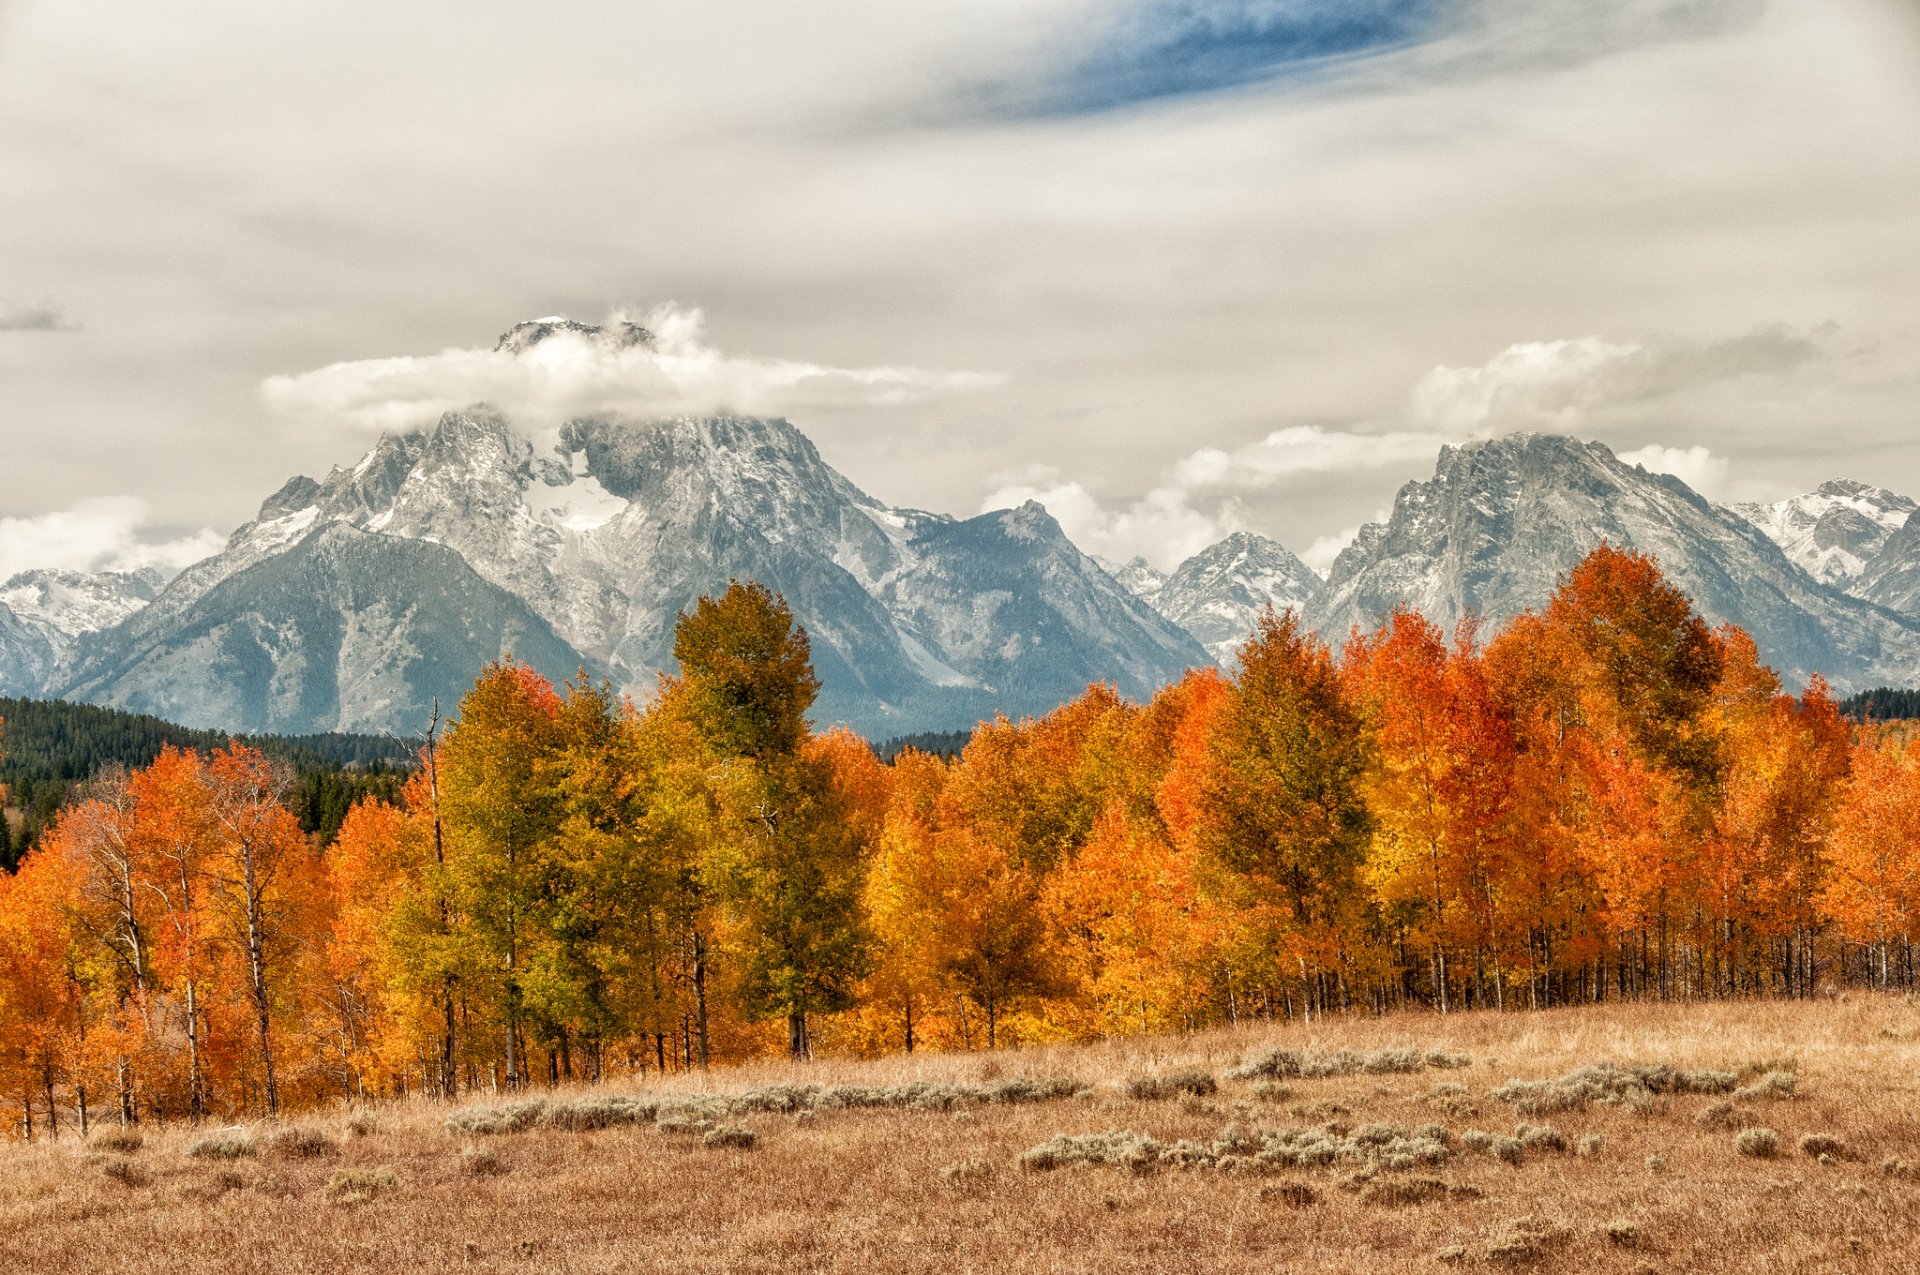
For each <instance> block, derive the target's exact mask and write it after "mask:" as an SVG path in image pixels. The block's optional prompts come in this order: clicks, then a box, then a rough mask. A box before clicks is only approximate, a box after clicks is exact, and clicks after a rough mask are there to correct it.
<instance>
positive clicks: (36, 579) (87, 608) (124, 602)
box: [0, 569, 166, 637]
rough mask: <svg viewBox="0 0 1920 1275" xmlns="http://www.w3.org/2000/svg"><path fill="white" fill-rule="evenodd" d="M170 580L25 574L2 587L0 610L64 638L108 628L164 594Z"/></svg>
mask: <svg viewBox="0 0 1920 1275" xmlns="http://www.w3.org/2000/svg"><path fill="white" fill-rule="evenodd" d="M165 583H166V576H165V575H164V574H163V573H161V572H159V571H156V570H153V569H147V570H144V571H100V572H86V571H62V570H54V569H39V570H33V571H22V572H21V573H19V574H18V575H16V576H14V577H13V578H12V579H10V580H8V581H7V582H6V583H5V584H0V604H4V605H5V606H6V607H7V608H8V609H9V610H11V611H12V612H13V613H14V615H15V616H17V617H18V618H19V619H21V620H22V621H25V622H26V623H29V624H37V625H42V626H44V627H45V628H46V629H48V630H50V631H52V632H54V633H59V634H64V635H66V636H69V637H71V636H73V635H74V634H79V633H93V632H97V631H98V630H100V629H105V628H110V627H111V626H113V625H115V624H118V623H120V621H122V620H124V619H126V618H127V617H128V616H130V615H132V614H133V613H134V612H135V611H138V610H140V609H141V608H142V607H144V606H146V605H147V604H148V603H149V602H152V601H153V599H154V597H155V596H156V595H157V594H158V593H159V592H160V588H161V586H162V585H164V584H165Z"/></svg>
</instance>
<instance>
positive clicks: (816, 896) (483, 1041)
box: [0, 547, 1920, 1137]
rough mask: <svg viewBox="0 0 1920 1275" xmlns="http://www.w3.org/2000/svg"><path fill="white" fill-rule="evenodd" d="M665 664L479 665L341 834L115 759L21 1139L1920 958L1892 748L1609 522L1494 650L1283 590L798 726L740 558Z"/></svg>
mask: <svg viewBox="0 0 1920 1275" xmlns="http://www.w3.org/2000/svg"><path fill="white" fill-rule="evenodd" d="M675 655H676V657H677V659H678V662H679V666H680V671H679V672H678V674H676V675H674V676H670V677H663V679H662V682H661V685H660V688H659V691H658V693H657V694H656V695H655V696H653V697H652V698H651V699H650V700H649V702H648V703H647V704H646V705H644V706H642V707H636V706H634V705H632V704H630V703H627V702H625V701H623V700H621V699H620V698H618V697H616V696H615V695H614V694H612V693H611V691H610V690H608V689H607V688H606V687H604V686H597V685H595V684H593V683H592V682H591V681H590V680H589V679H588V678H587V677H586V676H585V675H582V676H581V677H579V678H577V679H575V680H574V681H572V682H569V683H567V684H565V685H562V686H557V687H556V686H554V685H552V684H550V683H549V682H547V681H546V680H544V679H543V678H541V677H540V676H539V675H537V674H535V673H533V672H532V671H531V670H529V669H527V668H524V667H521V666H518V665H516V664H513V663H511V662H503V663H500V664H497V665H494V666H491V667H489V668H488V669H487V670H486V671H485V672H484V673H483V674H482V676H481V677H480V679H479V681H478V682H477V683H476V684H475V686H474V687H473V689H472V691H471V693H470V694H468V696H467V697H466V699H465V701H464V702H463V703H462V704H461V705H460V707H459V711H458V714H457V717H456V718H455V719H454V720H453V721H452V722H451V723H449V724H448V725H447V727H446V729H445V730H444V732H440V731H438V730H436V731H433V732H430V733H429V735H428V738H427V743H426V746H425V747H424V748H423V749H422V750H421V752H420V757H419V764H418V766H417V767H416V768H415V769H414V771H413V772H412V774H411V777H410V779H409V781H408V783H407V785H406V788H405V790H404V793H403V794H402V796H401V797H400V799H399V800H398V801H397V802H393V803H388V802H385V801H380V800H372V799H369V800H363V801H361V802H360V803H359V804H358V805H356V806H355V807H354V808H353V810H352V811H351V813H350V814H349V815H348V817H347V819H346V822H345V824H344V825H343V826H342V828H341V830H340V833H339V836H338V839H337V840H336V841H335V842H334V843H333V844H332V845H330V846H328V847H326V848H325V849H324V851H323V850H322V849H321V847H320V846H319V845H318V843H317V840H316V839H315V838H312V837H310V836H308V835H306V834H303V833H302V832H301V830H300V827H299V824H298V822H297V821H296V820H295V819H294V818H293V816H292V815H291V814H290V813H289V812H288V809H287V808H286V805H285V801H284V795H285V783H286V780H285V777H284V775H283V774H282V773H281V772H280V771H279V770H277V769H276V767H275V766H274V765H273V764H272V763H270V762H269V761H268V759H266V758H265V757H263V756H261V755H260V754H259V753H257V752H254V751H251V750H249V749H247V748H245V747H243V746H240V745H237V744H236V745H232V746H230V747H228V748H226V749H222V750H216V751H212V752H210V753H205V754H202V753H196V752H184V751H177V750H172V749H169V750H167V751H165V752H163V753H162V754H161V755H160V757H159V758H158V759H157V760H156V761H154V762H153V764H152V765H150V766H148V767H147V768H145V769H143V770H140V771H137V772H134V773H125V772H108V773H103V774H102V775H100V776H99V777H98V778H96V779H95V780H94V781H93V782H92V783H91V784H90V786H89V788H88V789H87V790H86V792H85V793H84V794H83V797H82V799H81V800H79V801H77V802H76V803H74V804H73V805H71V806H70V807H69V808H68V809H66V810H65V811H64V812H63V813H62V814H61V816H60V818H59V820H58V823H57V825H56V826H55V827H54V828H53V829H52V830H51V831H50V832H49V834H48V835H47V836H46V837H45V838H44V840H43V841H42V843H41V844H40V845H39V846H38V847H37V848H36V849H35V850H34V851H33V852H32V853H31V854H30V855H28V856H27V858H26V859H25V860H24V861H23V862H22V863H21V864H20V866H19V869H18V871H17V872H16V873H15V874H13V875H12V876H10V877H6V878H4V879H0V1104H5V1105H7V1106H9V1107H10V1109H11V1113H12V1120H13V1127H14V1129H15V1130H17V1132H18V1133H19V1134H20V1135H21V1136H25V1137H35V1136H44V1135H48V1134H51V1135H53V1136H59V1134H60V1133H61V1132H62V1130H63V1129H66V1128H69V1127H77V1128H79V1129H81V1130H84V1129H85V1127H86V1125H87V1124H88V1123H89V1122H101V1121H110V1122H117V1123H121V1124H127V1123H134V1122H139V1121H144V1120H153V1119H173V1118H179V1119H183V1120H199V1119H210V1118H221V1119H225V1118H230V1117H234V1116H240V1115H269V1116H270V1115H274V1114H277V1113H279V1112H282V1111H285V1110H287V1109H289V1108H294V1107H300V1106H309V1105H314V1104H318V1103H322V1102H328V1101H333V1100H337V1099H342V1098H344V1099H349V1100H359V1099H363V1098H371V1097H376V1096H380V1095H390V1094H398V1093H403V1092H416V1093H418V1092H424V1093H429V1094H437V1095H442V1096H446V1097H452V1096H455V1095H458V1094H460V1093H463V1092H467V1091H472V1090H488V1091H493V1090H500V1089H514V1088H518V1087H524V1086H529V1085H548V1084H554V1083H559V1082H562V1081H567V1080H574V1081H586V1082H598V1081H602V1080H606V1079H609V1078H612V1077H616V1076H627V1077H631V1076H634V1075H636V1074H638V1073H654V1072H668V1071H675V1070H687V1069H698V1068H702V1067H705V1066H707V1065H708V1064H709V1063H712V1062H717V1061H720V1060H724V1059H732V1058H742V1057H748V1056H755V1055H764V1054H779V1053H783V1052H784V1053H786V1054H788V1055H790V1056H792V1057H793V1058H795V1059H796V1060H798V1059H804V1058H806V1057H808V1056H810V1055H811V1054H812V1053H814V1052H815V1051H821V1050H826V1051H833V1052H839V1053H858V1054H876V1053H883V1052H887V1051H897V1050H907V1051H911V1050H914V1049H919V1048H936V1049H996V1048H1008V1047H1015V1046H1018V1045H1020V1044H1023V1043H1028V1042H1037V1041H1048V1040H1060V1039H1076V1038H1090V1037H1097V1036H1103V1035H1113V1034H1121V1033H1138V1032H1161V1031H1169V1030H1174V1031H1180V1030H1189V1031H1190V1030H1197V1029H1200V1028H1203V1027H1209V1026H1214V1025H1219V1024H1223V1023H1233V1022H1238V1021H1244V1020H1247V1019H1253V1018H1260V1019H1282V1018H1307V1019H1312V1018H1317V1017H1318V1016H1320V1015H1325V1014H1338V1013H1352V1012H1371V1011H1381V1010H1386V1009H1391V1008H1400V1007H1405V1006H1409V1005H1421V1006H1428V1007H1431V1009H1432V1010H1434V1011H1435V1012H1440V1013H1448V1012H1457V1011H1462V1010H1470V1009H1473V1010H1477V1009H1494V1010H1509V1011H1518V1010H1525V1009H1530V1008H1536V1007H1544V1006H1549V1005H1564V1004H1570V1003H1583V1002H1595V1001H1612V1000H1632V999H1661V1000H1698V999H1704V998H1731V997H1746V996H1760V995H1787V996H1807V995H1811V994H1814V993H1815V992H1816V991H1819V990H1821V989H1824V988H1830V987H1833V986H1835V985H1837V984H1841V983H1852V984H1861V985H1871V986H1881V987H1884V986H1889V985H1899V986H1905V987H1911V986H1912V984H1913V981H1914V973H1915V971H1914V950H1913V945H1914V942H1915V940H1916V938H1920V741H1910V740H1908V739H1907V738H1906V737H1904V736H1903V735H1902V734H1901V733H1900V732H1897V731H1894V730H1891V729H1888V728H1875V727H1865V728H1855V727H1853V726H1851V725H1850V724H1849V723H1848V722H1847V721H1845V720H1844V719H1843V718H1842V716H1841V715H1840V713H1839V712H1838V710H1837V708H1836V706H1835V704H1834V702H1833V700H1832V699H1831V697H1830V696H1829V695H1828V693H1827V690H1826V688H1825V686H1824V685H1823V684H1822V683H1821V682H1820V680H1819V679H1818V678H1817V677H1816V678H1815V679H1813V681H1812V684H1811V685H1810V686H1809V687H1808V688H1807V690H1806V691H1805V693H1804V694H1802V695H1799V696H1794V695H1790V694H1787V693H1784V692H1783V690H1782V687H1781V682H1780V679H1779V678H1778V677H1777V676H1776V675H1775V674H1774V673H1773V672H1772V671H1770V670H1769V669H1768V668H1766V667H1765V666H1764V665H1763V664H1762V663H1761V662H1760V660H1759V657H1758V654H1757V652H1756V650H1755V647H1754V644H1753V642H1752V641H1751V639H1750V638H1748V636H1747V635H1746V634H1744V633H1742V632H1740V631H1739V630H1737V629H1734V628H1720V629H1714V628H1712V627H1710V626H1709V625H1708V624H1706V623H1705V622H1704V621H1703V620H1701V619H1700V617H1699V616H1697V615H1696V614H1694V612H1693V611H1692V609H1691V606H1690V604H1689V602H1688V600H1687V599H1686V598H1685V597H1684V596H1682V595H1681V594H1680V593H1679V592H1677V591H1676V590H1675V589H1674V588H1672V587H1671V586H1670V585H1669V584H1667V583H1666V582H1665V581H1664V580H1663V579H1662V577H1661V575H1660V573H1659V571H1658V568H1657V566H1656V565H1655V563H1654V562H1653V561H1652V560H1651V559H1649V558H1647V557H1644V556H1640V555H1637V554H1633V553H1629V552H1623V551H1620V550H1617V549H1611V548H1604V547H1603V548H1601V549H1599V550H1596V551H1595V552H1594V553H1593V554H1591V555H1590V556H1589V557H1588V558H1587V559H1586V560H1585V561H1583V562H1582V563H1581V564H1580V565H1579V566H1578V567H1576V568H1575V569H1574V570H1572V571H1571V572H1570V573H1569V574H1568V575H1567V576H1566V577H1565V579H1564V580H1563V581H1562V583H1561V586H1560V588H1559V589H1558V591H1557V592H1556V593H1555V595H1554V596H1553V598H1552V599H1551V600H1550V602H1549V603H1548V604H1547V605H1546V606H1545V607H1544V608H1543V609H1541V610H1539V611H1537V612H1532V613H1528V614H1525V615H1522V616H1520V617H1518V618H1516V619H1514V620H1513V621H1511V622H1510V623H1508V624H1506V625H1505V626H1504V627H1502V628H1501V629H1500V630H1499V631H1498V632H1496V633H1493V634H1491V635H1490V636H1488V637H1487V638H1486V639H1485V640H1484V641H1483V640H1482V635H1481V634H1480V633H1479V632H1478V631H1477V629H1476V626H1475V625H1473V624H1471V623H1468V624H1464V625H1462V626H1461V628H1460V629H1459V631H1457V632H1455V633H1452V634H1447V633H1443V632H1441V631H1440V630H1438V629H1437V628H1436V627H1435V626H1434V625H1432V624H1430V623H1428V622H1427V621H1425V620H1424V619H1422V618H1420V617H1419V616H1418V615H1417V614H1415V613H1414V612H1412V611H1410V610H1401V611H1398V612H1396V613H1394V614H1393V615H1392V616H1390V617H1389V618H1388V619H1387V620H1386V622H1385V623H1384V624H1383V625H1382V626H1381V627H1380V628H1379V629H1378V630H1377V631H1375V632H1371V633H1362V632H1355V633H1353V634H1351V635H1349V636H1348V637H1347V638H1346V640H1345V642H1344V644H1343V645H1342V646H1341V647H1340V648H1339V649H1338V650H1335V649H1331V648H1330V647H1328V646H1327V645H1325V644H1323V643H1322V642H1321V641H1320V640H1319V639H1318V638H1316V637H1315V636H1314V635H1313V634H1311V633H1308V632H1304V631H1302V630H1301V629H1300V628H1299V627H1298V625H1297V623H1296V621H1295V619H1294V617H1293V616H1292V615H1291V614H1273V613H1271V612H1269V614H1268V615H1267V616H1265V617H1264V618H1263V619H1262V620H1261V622H1260V624H1259V626H1258V628H1257V630H1256V631H1255V632H1254V633H1253V634H1252V635H1251V636H1250V637H1249V638H1248V640H1247V642H1246V644H1245V646H1244V647H1243V648H1242V650H1241V652H1240V659H1239V667H1238V669H1237V670H1236V671H1234V672H1232V673H1230V674H1224V673H1221V672H1219V671H1216V670H1212V669H1203V670H1195V671H1193V672H1191V673H1189V674H1188V675H1187V676H1186V677H1185V678H1184V679H1183V680H1181V681H1180V682H1178V683H1177V684H1175V685H1172V686H1169V687H1167V688H1166V689H1165V690H1163V691H1162V692H1161V693H1159V694H1158V695H1156V696H1155V697H1154V699H1153V700H1152V702H1150V703H1146V704H1134V703H1129V702H1126V701H1124V700H1122V699H1120V698H1119V697H1118V696H1117V695H1115V694H1114V693H1113V692H1112V691H1111V690H1109V689H1108V688H1105V687H1102V686H1094V687H1091V688H1089V689H1088V690H1087V691H1086V693H1085V694H1084V695H1082V696H1081V697H1080V698H1079V699H1077V700H1075V701H1074V702H1072V703H1070V704H1067V705H1065V706H1063V707H1061V708H1059V709H1058V710H1056V711H1054V712H1053V713H1051V714H1049V715H1047V716H1046V717H1044V718H1041V719H1039V720H1032V721H1020V722H1013V721H1008V720H1006V719H1004V718H1002V719H999V720H996V721H993V722H987V723H982V724H981V725H980V726H979V727H978V728H977V729H976V730H975V732H974V733H973V735H972V737H971V740H970V742H968V744H967V745H966V747H965V749H964V751H963V752H962V753H961V754H960V755H959V756H958V757H957V758H956V759H953V760H951V761H949V760H945V759H942V758H940V757H936V756H933V755H930V754H927V753H922V752H916V751H913V750H907V751H905V752H903V753H901V754H900V755H899V756H898V757H897V758H895V759H894V760H893V761H892V762H891V764H883V763H882V762H881V761H879V760H878V759H877V757H876V756H875V754H874V752H873V750H872V749H871V748H869V746H868V745H867V744H866V742H865V741H863V740H861V739H859V738H858V737H856V736H854V735H852V734H850V733H848V732H846V731H843V730H830V731H827V732H825V733H821V734H816V733H813V732H812V731H811V730H810V729H809V726H808V723H807V714H808V711H809V709H810V707H811V705H812V703H813V699H814V696H815V693H816V691H817V689H818V684H817V682H816V681H815V679H814V676H813V673H812V670H811V667H810V663H809V653H808V645H807V637H806V634H805V632H804V631H803V630H801V629H800V628H798V627H797V626H796V625H795V624H794V623H793V620H792V616H791V614H790V613H789V612H788V610H787V608H786V606H785V604H784V602H782V601H781V600H780V599H779V598H778V597H776V596H774V595H773V594H771V593H770V592H768V591H767V590H766V589H764V588H762V587H760V586H758V585H754V584H740V583H736V584H734V585H733V586H732V587H730V588H729V589H728V590H727V592H726V593H725V595H724V596H723V597H719V598H714V599H703V600H702V601H700V602H699V603H698V604H697V605H696V606H695V607H694V608H692V609H691V610H690V611H689V612H688V613H687V614H686V615H684V616H683V617H682V618H681V620H680V623H679V627H678V629H677V638H676V644H675Z"/></svg>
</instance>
